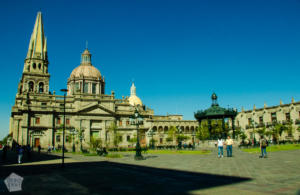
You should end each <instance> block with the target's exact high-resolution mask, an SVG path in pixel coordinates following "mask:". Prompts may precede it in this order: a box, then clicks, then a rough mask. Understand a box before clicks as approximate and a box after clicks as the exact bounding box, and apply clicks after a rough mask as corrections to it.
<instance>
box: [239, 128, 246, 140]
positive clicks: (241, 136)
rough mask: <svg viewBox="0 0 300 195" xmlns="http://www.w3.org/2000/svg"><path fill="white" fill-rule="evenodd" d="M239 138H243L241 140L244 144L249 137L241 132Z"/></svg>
mask: <svg viewBox="0 0 300 195" xmlns="http://www.w3.org/2000/svg"><path fill="white" fill-rule="evenodd" d="M239 137H240V138H241V140H242V141H243V142H245V139H247V135H246V134H245V133H244V132H243V131H241V133H240V135H239Z"/></svg>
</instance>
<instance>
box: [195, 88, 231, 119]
mask: <svg viewBox="0 0 300 195" xmlns="http://www.w3.org/2000/svg"><path fill="white" fill-rule="evenodd" d="M211 99H212V105H211V107H209V108H208V109H206V110H198V111H197V112H196V113H195V114H194V116H195V118H196V119H197V120H198V121H201V120H204V119H222V118H235V117H236V115H237V111H236V110H235V109H232V108H228V109H226V108H222V107H220V106H219V104H218V103H217V95H216V94H215V93H213V94H212V96H211Z"/></svg>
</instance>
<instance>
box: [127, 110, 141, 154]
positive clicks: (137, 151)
mask: <svg viewBox="0 0 300 195" xmlns="http://www.w3.org/2000/svg"><path fill="white" fill-rule="evenodd" d="M130 124H131V125H136V131H137V139H136V147H135V157H134V159H135V160H142V159H144V157H143V156H142V148H141V145H140V134H139V125H141V124H143V119H142V117H141V115H140V113H139V112H138V110H137V108H135V112H134V115H133V116H131V117H130Z"/></svg>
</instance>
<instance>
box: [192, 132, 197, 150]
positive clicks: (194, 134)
mask: <svg viewBox="0 0 300 195" xmlns="http://www.w3.org/2000/svg"><path fill="white" fill-rule="evenodd" d="M195 136H196V133H195V130H194V131H193V133H192V137H193V149H195Z"/></svg>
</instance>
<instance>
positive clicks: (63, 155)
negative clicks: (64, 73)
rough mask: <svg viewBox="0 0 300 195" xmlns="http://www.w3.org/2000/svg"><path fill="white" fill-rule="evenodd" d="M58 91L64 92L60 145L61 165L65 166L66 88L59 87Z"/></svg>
mask: <svg viewBox="0 0 300 195" xmlns="http://www.w3.org/2000/svg"><path fill="white" fill-rule="evenodd" d="M60 91H62V92H64V128H63V145H62V159H61V160H62V162H61V163H62V164H61V166H62V167H65V130H66V122H65V120H66V92H67V91H68V90H67V89H61V90H60Z"/></svg>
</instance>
